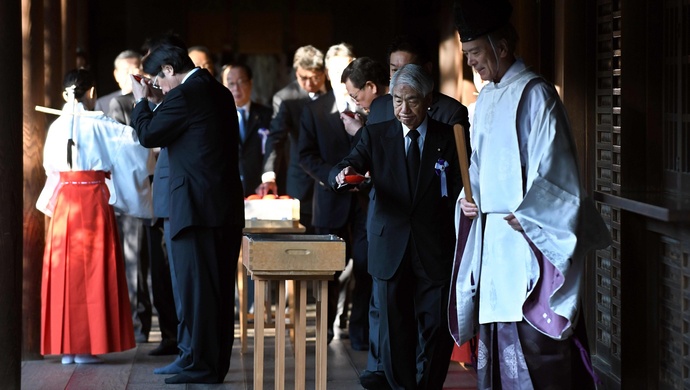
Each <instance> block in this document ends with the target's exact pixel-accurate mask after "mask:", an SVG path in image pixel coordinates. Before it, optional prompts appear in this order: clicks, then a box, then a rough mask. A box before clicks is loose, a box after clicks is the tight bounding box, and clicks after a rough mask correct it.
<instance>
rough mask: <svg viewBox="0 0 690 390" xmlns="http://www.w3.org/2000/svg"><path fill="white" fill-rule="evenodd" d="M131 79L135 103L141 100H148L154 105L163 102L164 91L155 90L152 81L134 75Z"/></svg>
mask: <svg viewBox="0 0 690 390" xmlns="http://www.w3.org/2000/svg"><path fill="white" fill-rule="evenodd" d="M129 77H131V78H132V95H134V101H137V100H139V99H141V98H146V99H148V100H150V101H152V102H153V103H154V104H160V102H162V101H163V96H164V95H163V91H161V90H160V89H156V88H153V87H152V81H151V79H149V78H146V77H142V76H140V75H134V74H131V75H130V76H129Z"/></svg>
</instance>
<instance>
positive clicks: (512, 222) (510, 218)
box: [503, 213, 523, 232]
mask: <svg viewBox="0 0 690 390" xmlns="http://www.w3.org/2000/svg"><path fill="white" fill-rule="evenodd" d="M503 219H505V220H506V221H508V225H510V227H511V228H513V230H515V231H516V232H521V231H523V229H522V225H520V221H518V219H517V218H515V216H514V215H513V213H510V214H508V215H506V216H505V217H503Z"/></svg>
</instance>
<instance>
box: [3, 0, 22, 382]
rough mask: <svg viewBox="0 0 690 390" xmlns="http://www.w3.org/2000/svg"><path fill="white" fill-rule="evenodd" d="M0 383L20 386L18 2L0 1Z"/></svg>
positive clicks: (20, 63) (20, 268)
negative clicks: (0, 55)
mask: <svg viewBox="0 0 690 390" xmlns="http://www.w3.org/2000/svg"><path fill="white" fill-rule="evenodd" d="M0 15H2V16H3V17H2V20H3V22H2V23H0V46H2V48H3V60H2V61H0V74H1V75H2V78H0V89H2V91H3V93H2V94H0V118H2V121H0V172H2V186H0V205H2V206H1V207H0V253H2V256H0V269H2V272H0V315H1V316H2V320H1V321H0V351H2V353H0V383H2V387H4V388H8V389H18V388H19V387H20V385H21V364H20V361H21V340H22V338H21V335H22V323H21V307H22V306H21V304H22V296H21V293H22V212H21V210H22V207H21V206H22V170H21V166H22V143H21V129H22V29H21V27H22V26H21V2H20V0H3V1H2V2H0Z"/></svg>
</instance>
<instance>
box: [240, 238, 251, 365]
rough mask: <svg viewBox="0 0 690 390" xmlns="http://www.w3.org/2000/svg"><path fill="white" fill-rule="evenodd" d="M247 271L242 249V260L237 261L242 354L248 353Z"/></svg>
mask: <svg viewBox="0 0 690 390" xmlns="http://www.w3.org/2000/svg"><path fill="white" fill-rule="evenodd" d="M246 286H247V271H246V270H245V269H244V265H243V264H242V249H240V258H239V260H238V261H237V292H238V295H239V301H240V307H239V312H240V344H241V347H240V352H242V353H246V352H247V313H248V311H249V309H248V308H247V298H248V296H247V289H246V288H245V287H246Z"/></svg>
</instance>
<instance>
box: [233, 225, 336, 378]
mask: <svg viewBox="0 0 690 390" xmlns="http://www.w3.org/2000/svg"><path fill="white" fill-rule="evenodd" d="M242 252H243V255H242V261H243V264H244V266H245V267H246V268H247V270H248V271H249V273H250V274H251V276H252V279H254V280H255V281H256V286H255V288H254V302H263V301H264V299H265V297H264V291H265V290H266V286H267V285H268V283H269V282H270V281H272V280H277V281H279V282H278V303H277V309H276V321H275V389H276V390H282V389H284V388H285V311H284V310H280V309H281V308H283V307H285V281H286V280H294V281H296V287H295V293H294V295H295V307H294V312H295V316H294V317H295V321H294V328H295V342H294V348H295V389H296V390H304V389H305V387H306V333H307V332H306V322H307V314H306V313H307V283H308V282H309V281H313V282H314V284H315V287H314V291H315V295H316V388H317V389H325V388H326V371H327V370H326V367H327V353H326V348H327V344H328V342H327V340H326V337H327V333H328V325H327V322H328V321H327V312H328V281H329V280H332V279H333V276H334V274H335V272H336V271H342V270H343V269H344V268H345V242H344V241H343V240H342V239H340V238H339V237H337V236H333V235H283V234H265V235H245V236H244V237H243V239H242ZM263 315H264V307H263V305H256V304H255V308H254V318H255V321H254V389H255V390H262V389H263V371H264V364H263V360H264V323H263V321H261V320H257V319H261V318H263Z"/></svg>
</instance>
